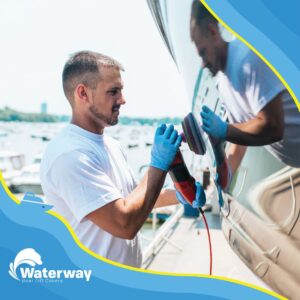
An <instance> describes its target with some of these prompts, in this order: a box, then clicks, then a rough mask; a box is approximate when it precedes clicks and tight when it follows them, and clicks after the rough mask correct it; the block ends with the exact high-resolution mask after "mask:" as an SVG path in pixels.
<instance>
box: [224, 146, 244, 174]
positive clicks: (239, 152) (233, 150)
mask: <svg viewBox="0 0 300 300" xmlns="http://www.w3.org/2000/svg"><path fill="white" fill-rule="evenodd" d="M246 150H247V147H245V146H241V145H236V144H231V145H230V147H229V149H228V152H227V157H228V163H229V166H230V169H231V172H232V175H234V173H235V172H236V170H237V168H238V167H239V165H240V163H241V161H242V159H243V157H244V155H245V152H246Z"/></svg>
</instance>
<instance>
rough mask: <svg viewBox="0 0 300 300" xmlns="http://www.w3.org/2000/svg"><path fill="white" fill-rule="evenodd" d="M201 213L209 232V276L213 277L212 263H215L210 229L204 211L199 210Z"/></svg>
mask: <svg viewBox="0 0 300 300" xmlns="http://www.w3.org/2000/svg"><path fill="white" fill-rule="evenodd" d="M199 211H200V213H201V215H202V217H203V221H204V224H205V227H206V231H207V237H208V244H209V275H212V263H213V255H212V246H211V239H210V232H209V227H208V224H207V221H206V217H205V215H204V211H203V210H202V209H201V208H199Z"/></svg>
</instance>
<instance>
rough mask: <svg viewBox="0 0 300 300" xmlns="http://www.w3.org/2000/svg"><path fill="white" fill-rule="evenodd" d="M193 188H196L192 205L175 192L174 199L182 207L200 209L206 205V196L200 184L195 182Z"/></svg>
mask: <svg viewBox="0 0 300 300" xmlns="http://www.w3.org/2000/svg"><path fill="white" fill-rule="evenodd" d="M195 186H196V195H195V200H194V201H193V203H192V204H190V203H189V202H188V201H186V200H185V198H184V197H183V196H182V195H181V194H180V192H178V191H176V197H177V199H178V201H179V202H180V203H181V204H183V205H185V204H189V205H192V206H193V207H194V208H200V207H202V206H203V205H204V204H205V203H206V196H205V192H204V189H203V187H202V185H201V184H200V182H196V184H195Z"/></svg>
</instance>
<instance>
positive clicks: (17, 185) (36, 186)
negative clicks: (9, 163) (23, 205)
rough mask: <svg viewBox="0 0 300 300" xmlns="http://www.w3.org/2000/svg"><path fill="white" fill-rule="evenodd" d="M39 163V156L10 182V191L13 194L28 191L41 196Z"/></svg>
mask: <svg viewBox="0 0 300 300" xmlns="http://www.w3.org/2000/svg"><path fill="white" fill-rule="evenodd" d="M40 161H41V158H40V156H38V157H36V158H35V160H34V163H33V164H31V165H28V166H26V167H24V168H23V169H22V170H21V172H20V174H19V175H18V176H16V177H15V178H13V179H12V180H11V183H10V189H11V190H12V192H13V193H26V192H28V191H30V192H33V193H35V194H39V195H42V194H43V190H42V187H41V181H40Z"/></svg>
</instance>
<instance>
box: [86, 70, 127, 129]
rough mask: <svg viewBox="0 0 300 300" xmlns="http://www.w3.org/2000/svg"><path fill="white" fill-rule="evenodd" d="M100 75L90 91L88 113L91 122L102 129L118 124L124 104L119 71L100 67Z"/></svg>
mask: <svg viewBox="0 0 300 300" xmlns="http://www.w3.org/2000/svg"><path fill="white" fill-rule="evenodd" d="M100 73H101V80H100V81H99V82H98V84H97V86H96V88H95V89H93V90H92V101H91V105H90V107H89V111H90V114H91V118H92V119H93V122H95V123H97V124H98V125H99V126H100V127H102V128H104V127H106V126H112V125H116V124H117V123H118V117H119V113H120V107H121V105H123V104H125V103H126V102H125V99H124V97H123V94H122V89H123V81H122V78H121V74H120V71H119V70H118V69H116V68H113V67H101V70H100Z"/></svg>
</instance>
